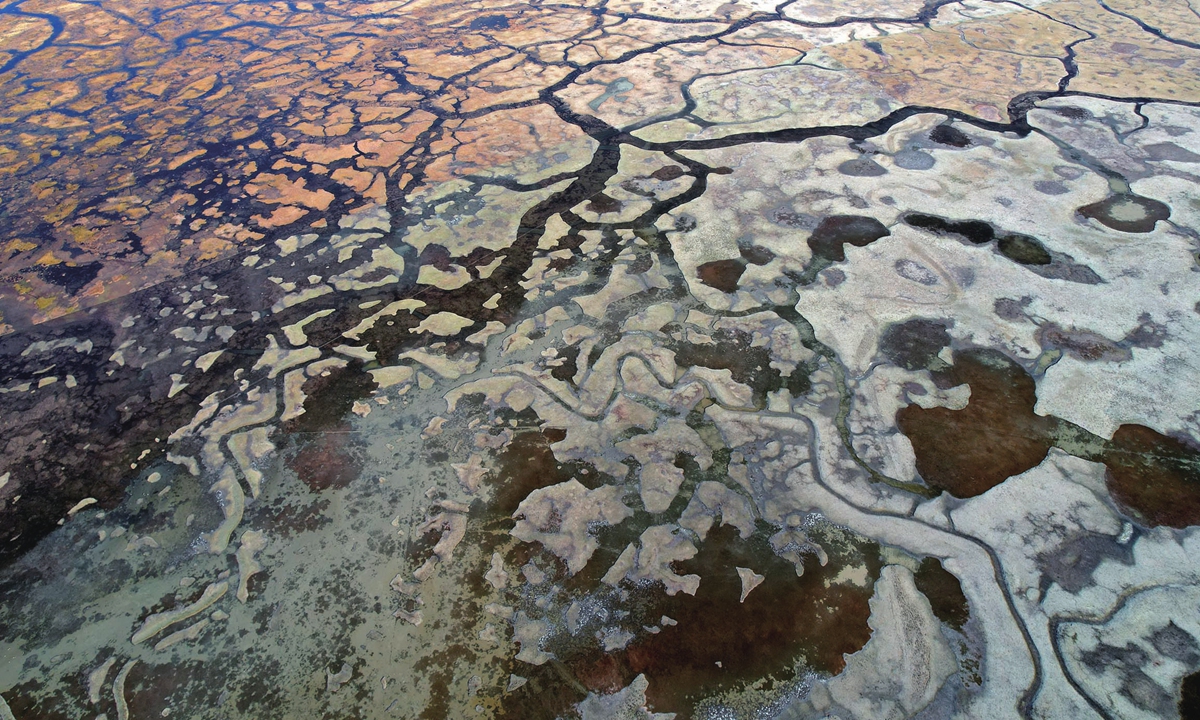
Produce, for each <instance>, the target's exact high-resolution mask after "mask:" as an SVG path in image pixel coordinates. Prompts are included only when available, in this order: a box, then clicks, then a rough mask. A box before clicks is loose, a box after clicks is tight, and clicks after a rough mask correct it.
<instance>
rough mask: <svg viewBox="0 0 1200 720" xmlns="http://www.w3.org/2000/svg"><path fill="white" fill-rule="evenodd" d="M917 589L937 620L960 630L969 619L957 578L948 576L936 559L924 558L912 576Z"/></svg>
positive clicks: (968, 612)
mask: <svg viewBox="0 0 1200 720" xmlns="http://www.w3.org/2000/svg"><path fill="white" fill-rule="evenodd" d="M913 578H914V580H915V581H916V585H917V589H918V590H920V591H921V594H922V595H924V596H925V597H926V598H927V599H928V600H929V605H930V607H932V608H933V614H934V616H935V617H937V619H938V620H941V621H942V622H944V623H946V624H947V625H949V626H950V627H952V628H954V629H955V630H962V627H963V625H966V624H967V621H968V620H970V619H971V606H970V603H968V601H967V596H966V594H964V593H963V590H962V584H961V583H959V581H958V578H956V577H954V575H952V574H950V572H949V571H948V570H946V568H944V567H942V563H941V561H940V560H938V559H937V558H931V557H928V558H925V559H924V560H922V561H921V565H920V567H918V568H917V572H915V573H914V574H913Z"/></svg>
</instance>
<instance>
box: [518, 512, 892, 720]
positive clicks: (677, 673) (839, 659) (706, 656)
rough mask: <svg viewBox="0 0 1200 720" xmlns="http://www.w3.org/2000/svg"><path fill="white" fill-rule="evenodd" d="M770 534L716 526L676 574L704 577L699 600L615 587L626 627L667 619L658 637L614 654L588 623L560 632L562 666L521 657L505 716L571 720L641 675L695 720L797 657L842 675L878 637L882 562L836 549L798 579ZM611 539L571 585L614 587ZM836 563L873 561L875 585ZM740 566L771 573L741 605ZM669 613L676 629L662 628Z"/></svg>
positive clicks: (778, 676)
mask: <svg viewBox="0 0 1200 720" xmlns="http://www.w3.org/2000/svg"><path fill="white" fill-rule="evenodd" d="M765 527H766V526H765V525H764V526H763V529H765ZM768 536H769V532H763V531H761V530H760V532H757V533H756V534H755V535H753V536H752V537H751V538H749V539H747V540H742V539H741V538H740V537H739V535H738V533H737V531H736V530H735V529H733V528H731V527H729V526H725V525H721V526H717V527H716V528H714V529H713V530H711V531H710V532H709V534H708V537H707V538H706V539H705V540H704V541H703V542H701V543H698V546H699V553H698V554H697V556H696V557H695V558H692V559H691V560H688V561H684V562H679V563H676V564H675V571H676V572H678V573H679V574H689V573H695V574H698V575H700V577H701V581H700V586H699V589H698V590H697V593H696V595H695V596H694V597H693V596H690V595H687V594H685V593H679V594H677V595H675V596H673V597H672V596H669V595H667V594H666V593H665V592H664V591H663V588H662V586H660V585H652V586H648V587H632V588H631V589H630V590H629V596H628V597H627V598H625V599H621V598H620V597H618V596H617V593H616V592H615V591H611V592H612V595H611V597H610V598H609V601H610V602H609V604H610V606H611V607H612V608H613V609H615V610H619V611H624V612H628V613H629V615H628V617H626V618H625V619H624V620H622V621H621V623H620V625H621V627H626V626H629V627H641V626H658V627H660V632H658V633H657V634H653V633H649V632H647V631H645V630H641V631H640V632H638V633H637V637H636V638H635V639H634V640H633V641H631V643H630V645H629V646H627V647H626V648H624V649H622V650H617V651H613V652H607V653H606V652H604V651H603V649H602V648H601V647H600V645H599V642H598V641H597V640H596V639H595V637H594V636H592V635H591V634H589V633H590V632H591V631H592V628H591V627H590V626H589V627H588V628H586V629H582V630H581V631H580V632H579V633H578V634H577V635H574V636H565V637H564V636H558V637H556V638H555V639H554V640H552V641H551V642H550V644H548V645H547V646H546V648H545V649H546V650H547V651H548V652H552V653H553V654H554V655H555V657H556V660H555V661H551V662H550V663H548V664H546V665H543V666H539V667H536V668H535V667H534V666H530V665H525V664H523V663H515V667H514V669H513V672H516V673H518V674H521V675H523V676H525V677H527V678H528V679H529V683H528V684H527V685H525V686H524V687H522V688H520V689H518V690H516V691H514V692H513V693H509V694H507V695H505V696H504V698H503V700H502V706H501V708H500V711H499V712H498V714H497V717H500V718H521V719H522V720H534V719H539V720H540V719H546V720H550V719H551V718H557V717H562V716H564V714H569V712H570V711H571V708H572V706H573V705H574V704H575V703H578V702H579V701H580V700H582V699H583V697H584V695H585V693H584V691H587V692H591V693H596V694H601V695H604V694H611V693H614V692H617V691H619V690H620V689H621V688H624V687H626V686H628V685H629V683H630V682H632V681H633V679H634V678H636V677H637V676H638V675H639V674H642V673H644V674H645V675H646V677H647V679H648V680H649V690H648V691H647V701H648V706H649V708H650V709H651V710H652V711H654V712H673V713H677V720H687V719H688V718H692V717H695V716H696V712H697V706H698V705H699V704H700V703H701V701H703V700H705V699H708V698H712V697H713V696H715V695H717V694H720V693H722V692H726V691H731V690H738V689H741V688H745V687H747V686H749V685H752V684H754V683H756V682H759V681H760V680H764V679H766V686H767V687H768V688H769V687H775V686H777V685H778V684H779V683H786V682H788V681H792V680H795V679H796V668H797V664H798V663H802V666H803V667H807V668H810V669H812V670H816V671H817V672H822V673H828V674H836V673H838V672H840V671H841V670H842V669H843V668H844V666H845V660H844V657H843V654H845V653H853V652H856V651H858V650H859V649H861V648H862V646H863V645H865V644H866V642H867V640H868V639H869V638H870V635H871V629H870V626H868V625H867V618H868V617H869V615H870V607H869V601H870V598H871V595H872V593H873V592H874V581H875V579H877V578H878V575H879V569H880V565H881V563H880V560H879V558H878V548H877V547H876V546H875V545H874V544H872V543H863V544H861V545H856V546H854V547H853V548H852V549H850V550H847V551H845V552H844V553H843V554H839V553H838V552H836V551H834V552H831V556H832V557H831V562H830V563H829V564H828V565H827V566H826V567H821V565H820V563H819V562H817V560H816V558H815V557H810V558H809V559H808V562H806V563H805V572H804V575H803V576H801V577H797V576H796V572H795V568H794V566H793V565H792V564H791V563H789V562H787V561H785V560H783V559H781V558H779V557H778V556H777V555H775V554H774V552H773V551H772V550H771V548H770V546H769V544H768V542H767V537H768ZM607 545H608V543H605V548H603V549H602V550H601V551H600V552H598V553H597V555H596V556H595V557H593V558H592V561H591V562H590V563H588V566H587V568H585V570H584V571H583V572H582V573H580V574H579V575H576V576H575V577H573V578H571V580H570V581H568V582H567V585H566V587H568V588H576V589H579V590H582V591H584V592H591V593H593V594H594V593H596V592H599V593H601V594H602V593H604V592H605V590H606V588H605V586H601V585H600V583H599V575H601V574H603V572H604V571H605V570H606V569H607V567H608V566H609V565H610V564H611V562H607V561H608V560H609V556H610V555H612V554H613V553H614V552H619V548H617V549H616V550H615V551H613V549H612V548H608V547H607ZM839 560H847V561H850V560H852V561H854V562H859V563H865V564H866V566H867V569H868V578H869V581H870V582H868V583H867V584H866V586H862V587H860V586H857V585H852V584H841V583H835V584H830V585H829V586H828V587H827V586H826V584H827V581H828V580H830V579H832V578H833V577H835V576H836V575H837V574H838V573H839V572H840V570H841V569H842V568H843V567H845V565H846V563H844V562H840V561H839ZM593 566H596V568H593ZM739 566H740V567H749V568H752V569H754V570H755V571H756V572H758V573H760V574H762V575H764V576H765V578H766V579H765V580H764V582H763V583H762V584H761V585H760V586H758V587H757V588H755V589H754V590H753V591H752V592H751V593H750V595H749V596H748V597H747V598H746V601H745V602H744V603H741V602H739V599H740V596H741V590H742V586H741V579H740V578H739V576H738V574H737V570H736V568H737V567H739ZM581 577H582V578H584V579H583V580H581ZM593 596H594V595H593ZM664 615H665V616H667V617H670V618H672V619H674V620H675V621H676V622H677V623H678V624H677V625H674V626H663V625H661V623H660V620H661V618H662V616H664ZM718 662H720V663H721V664H720V665H719V666H718V665H717V663H718Z"/></svg>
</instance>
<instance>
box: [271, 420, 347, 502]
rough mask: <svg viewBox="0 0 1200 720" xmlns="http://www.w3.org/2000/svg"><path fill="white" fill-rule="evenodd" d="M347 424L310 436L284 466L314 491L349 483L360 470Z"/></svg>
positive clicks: (344, 485) (340, 486)
mask: <svg viewBox="0 0 1200 720" xmlns="http://www.w3.org/2000/svg"><path fill="white" fill-rule="evenodd" d="M353 438H354V435H353V434H352V431H351V429H350V425H349V424H344V425H340V426H336V427H333V428H331V429H329V430H326V431H323V432H320V433H318V434H316V435H315V436H312V437H311V438H310V439H309V440H308V441H307V442H305V443H304V444H303V445H301V446H300V449H299V451H298V452H296V454H295V455H292V456H291V457H290V458H288V460H287V466H288V467H289V468H291V469H292V470H293V471H295V473H296V476H297V477H298V478H300V480H301V481H302V482H303V483H304V484H305V485H307V486H308V488H309V489H310V490H312V491H313V492H321V491H322V490H328V489H330V488H344V487H346V486H348V485H349V484H350V483H351V482H353V481H354V479H355V478H357V477H358V475H359V473H360V472H362V462H361V460H360V459H359V458H358V453H356V452H355V447H354V446H355V443H354V440H353Z"/></svg>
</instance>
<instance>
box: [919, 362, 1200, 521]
mask: <svg viewBox="0 0 1200 720" xmlns="http://www.w3.org/2000/svg"><path fill="white" fill-rule="evenodd" d="M933 376H934V379H935V381H936V382H937V383H938V384H939V385H940V386H942V387H952V386H955V385H961V384H963V383H966V384H967V385H969V386H970V388H971V399H970V401H969V402H968V403H967V406H966V407H965V408H963V409H962V410H950V409H948V408H930V409H925V408H922V407H920V406H918V405H909V406H908V407H905V408H902V409H900V410H899V411H898V412H897V413H896V424H897V425H898V426H899V428H900V431H901V432H903V433H904V434H905V435H906V436H907V437H908V439H909V441H910V442H911V443H912V446H913V452H914V454H915V455H916V460H917V471H918V472H919V473H920V474H921V477H922V478H924V480H925V482H926V483H928V484H929V485H931V486H933V487H935V488H938V489H941V490H945V491H946V492H949V493H950V494H951V495H953V496H955V497H960V498H969V497H975V496H977V495H981V494H983V493H985V492H987V491H988V490H990V489H991V488H993V487H995V486H996V485H999V484H1000V483H1002V482H1004V481H1005V480H1006V479H1008V478H1010V477H1012V476H1014V475H1019V474H1021V473H1023V472H1025V471H1027V470H1030V469H1032V468H1034V467H1036V466H1037V465H1039V464H1040V463H1041V462H1042V461H1043V460H1044V459H1045V457H1046V455H1047V453H1049V451H1050V448H1051V447H1055V446H1058V447H1060V448H1061V449H1062V450H1064V451H1067V452H1071V453H1073V454H1076V455H1078V456H1080V457H1083V458H1084V459H1087V460H1091V461H1093V462H1101V463H1104V464H1105V465H1107V466H1108V472H1107V480H1108V482H1107V486H1108V490H1109V492H1110V493H1111V494H1112V496H1113V498H1114V499H1115V500H1116V501H1117V503H1118V505H1119V506H1120V508H1121V510H1122V512H1124V513H1125V514H1126V515H1128V516H1129V517H1131V518H1133V519H1135V520H1137V521H1138V522H1139V523H1142V524H1143V525H1145V526H1147V527H1156V526H1160V525H1165V526H1168V527H1175V528H1183V527H1188V526H1191V525H1200V445H1198V444H1197V443H1195V442H1194V441H1191V440H1181V439H1177V438H1174V437H1170V436H1167V435H1163V434H1162V433H1160V432H1158V431H1156V430H1153V429H1151V428H1148V427H1145V426H1143V425H1133V424H1128V425H1122V426H1120V427H1119V428H1118V429H1117V431H1116V432H1115V433H1114V434H1113V438H1112V440H1105V439H1103V438H1099V437H1096V436H1094V435H1091V434H1090V433H1087V431H1085V430H1083V429H1082V428H1079V427H1077V426H1074V425H1072V424H1071V423H1068V422H1066V421H1064V420H1062V419H1060V418H1057V417H1053V416H1041V415H1038V414H1036V413H1035V412H1034V410H1033V409H1034V406H1035V404H1036V403H1037V391H1036V385H1035V383H1034V380H1033V378H1032V377H1031V376H1030V375H1029V373H1028V372H1026V370H1025V369H1024V368H1023V367H1021V366H1020V365H1019V364H1017V363H1016V362H1015V361H1013V360H1012V359H1010V358H1008V357H1006V356H1005V355H1004V354H1002V353H1000V352H999V351H996V350H987V349H971V350H960V351H958V352H955V353H954V364H953V365H951V366H950V367H949V368H946V369H944V370H940V371H938V372H935V373H933ZM1080 435H1083V436H1086V437H1088V439H1089V444H1086V445H1085V446H1083V447H1080V446H1079V445H1078V444H1077V443H1071V442H1066V443H1064V442H1062V441H1061V439H1065V438H1068V437H1079V436H1080Z"/></svg>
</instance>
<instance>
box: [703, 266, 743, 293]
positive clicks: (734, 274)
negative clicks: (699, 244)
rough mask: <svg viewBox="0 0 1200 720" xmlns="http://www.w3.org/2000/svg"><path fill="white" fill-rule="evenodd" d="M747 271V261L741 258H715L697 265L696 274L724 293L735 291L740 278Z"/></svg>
mask: <svg viewBox="0 0 1200 720" xmlns="http://www.w3.org/2000/svg"><path fill="white" fill-rule="evenodd" d="M745 271H746V263H744V262H742V261H741V260H713V261H712V262H706V263H702V264H700V265H697V266H696V276H697V277H699V278H700V282H702V283H704V284H705V285H707V286H709V287H710V288H715V289H717V290H720V291H721V292H723V293H735V292H737V289H738V280H740V279H741V277H742V273H744V272H745Z"/></svg>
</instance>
